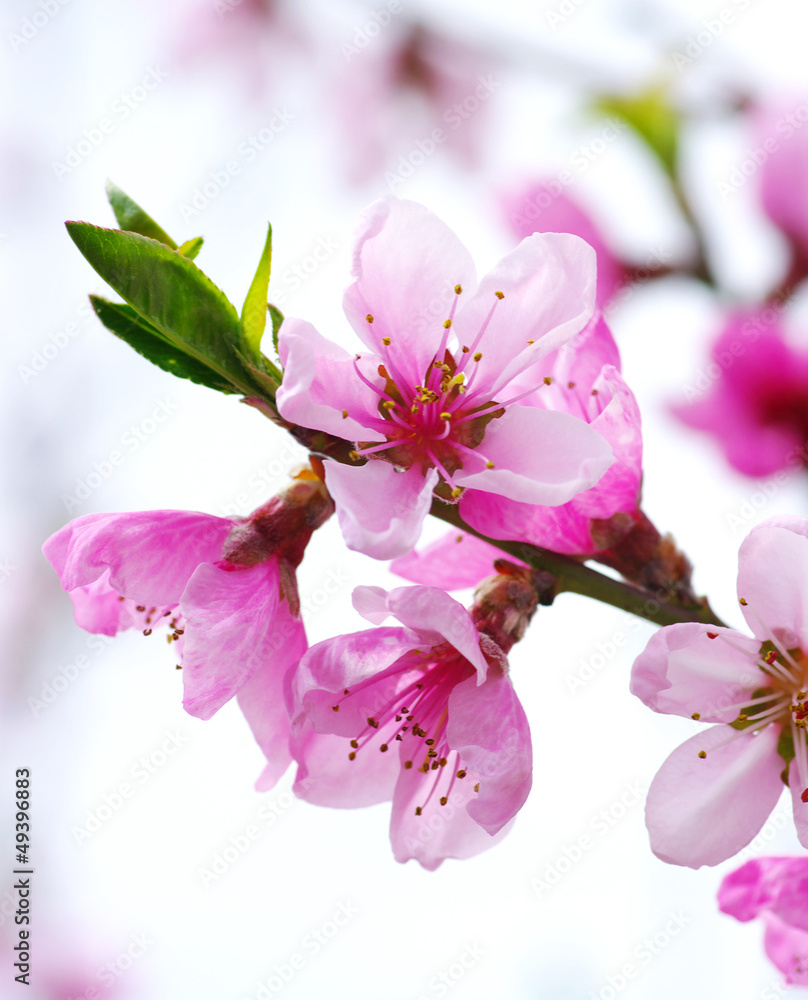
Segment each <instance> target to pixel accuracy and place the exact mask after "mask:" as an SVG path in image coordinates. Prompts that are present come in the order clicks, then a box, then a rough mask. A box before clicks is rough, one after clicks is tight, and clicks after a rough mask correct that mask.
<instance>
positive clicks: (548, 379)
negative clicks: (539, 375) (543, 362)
mask: <svg viewBox="0 0 808 1000" xmlns="http://www.w3.org/2000/svg"><path fill="white" fill-rule="evenodd" d="M552 381H553V380H552V379H551V378H550V376H549V375H545V376H544V384H545V385H550V384H551V383H552Z"/></svg>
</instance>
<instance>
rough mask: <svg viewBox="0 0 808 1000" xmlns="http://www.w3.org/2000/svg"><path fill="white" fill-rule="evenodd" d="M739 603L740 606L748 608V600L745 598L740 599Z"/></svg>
mask: <svg viewBox="0 0 808 1000" xmlns="http://www.w3.org/2000/svg"><path fill="white" fill-rule="evenodd" d="M738 603H739V604H743V606H744V607H746V598H745V597H741V598H740V599H739V601H738Z"/></svg>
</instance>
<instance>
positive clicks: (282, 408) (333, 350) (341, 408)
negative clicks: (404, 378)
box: [277, 319, 385, 441]
mask: <svg viewBox="0 0 808 1000" xmlns="http://www.w3.org/2000/svg"><path fill="white" fill-rule="evenodd" d="M278 353H279V356H280V359H281V364H282V365H283V366H284V372H283V384H282V385H281V387H280V389H278V394H277V403H278V411H279V412H280V414H281V416H282V417H283V418H284V420H288V421H290V422H291V423H293V424H300V425H301V426H302V427H312V428H314V429H316V430H320V431H326V432H327V433H328V434H335V435H336V436H337V437H341V438H346V439H347V440H348V441H360V440H361V441H383V440H384V439H385V438H384V435H383V434H381V433H379V431H377V430H373V427H374V426H375V424H376V423H377V422H378V421H379V419H380V417H379V409H378V406H379V400H380V399H381V397H380V396H379V395H378V394H377V393H375V392H374V391H373V390H372V389H371V388H370V387H369V386H367V385H366V384H365V383H364V382H363V381H362V380H361V379H360V377H359V376H358V375H357V373H356V370H355V368H354V360H355V359H354V356H353V355H350V354H348V353H347V351H344V350H343V349H342V348H341V347H338V346H337V345H336V344H334V343H332V342H331V341H330V340H326V339H325V337H322V336H321V335H320V334H319V333H318V332H317V330H315V328H314V327H313V326H312V325H311V323H307V322H305V321H304V320H301V319H285V320H284V321H283V324H282V326H281V329H280V333H279V335H278ZM357 364H359V365H360V368H361V369H362V373H363V375H364V376H365V378H368V379H370V380H371V381H373V382H374V384H375V383H380V388H381V387H383V385H384V383H383V382H382V381H381V379H380V378H379V377H378V374H377V373H376V367H377V365H378V359H376V362H375V364H372V365H369V364H368V363H367V362H365V363H362V362H357ZM345 413H347V416H345V415H344V414H345Z"/></svg>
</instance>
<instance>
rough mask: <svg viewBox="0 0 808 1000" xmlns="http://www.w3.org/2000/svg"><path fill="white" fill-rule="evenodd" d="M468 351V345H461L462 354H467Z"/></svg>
mask: <svg viewBox="0 0 808 1000" xmlns="http://www.w3.org/2000/svg"><path fill="white" fill-rule="evenodd" d="M468 352H469V349H468V347H466V345H465V344H464V345H463V353H464V354H468Z"/></svg>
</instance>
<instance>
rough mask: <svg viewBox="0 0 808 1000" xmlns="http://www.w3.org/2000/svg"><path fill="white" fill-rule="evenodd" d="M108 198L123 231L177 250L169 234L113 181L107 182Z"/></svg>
mask: <svg viewBox="0 0 808 1000" xmlns="http://www.w3.org/2000/svg"><path fill="white" fill-rule="evenodd" d="M107 198H109V203H110V205H112V211H113V212H114V213H115V218H116V219H117V221H118V225H119V226H120V227H121V229H125V230H126V231H127V232H130V233H140V235H141V236H148V237H149V239H151V240H157V242H158V243H164V244H165V245H166V246H167V247H171V249H172V250H176V249H177V244H176V243H175V242H174V240H172V239H171V237H170V236H169V235H168V233H167V232H166V231H165V230H164V229H162V228H161V227H160V226H158V225H157V223H156V222H155V221H154V219H153V218H152V217H151V216H150V215H149V214H148V213H147V212H144V211H143V209H142V208H141V207H140V205H138V203H137V202H136V201H133V200H132V199H131V198H130V197H129V195H128V194H126V193H125V192H124V191H121V189H120V188H119V187H117V186H116V185H115V184H113V183H112V181H107ZM197 252H198V248H197ZM194 256H196V255H194Z"/></svg>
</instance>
